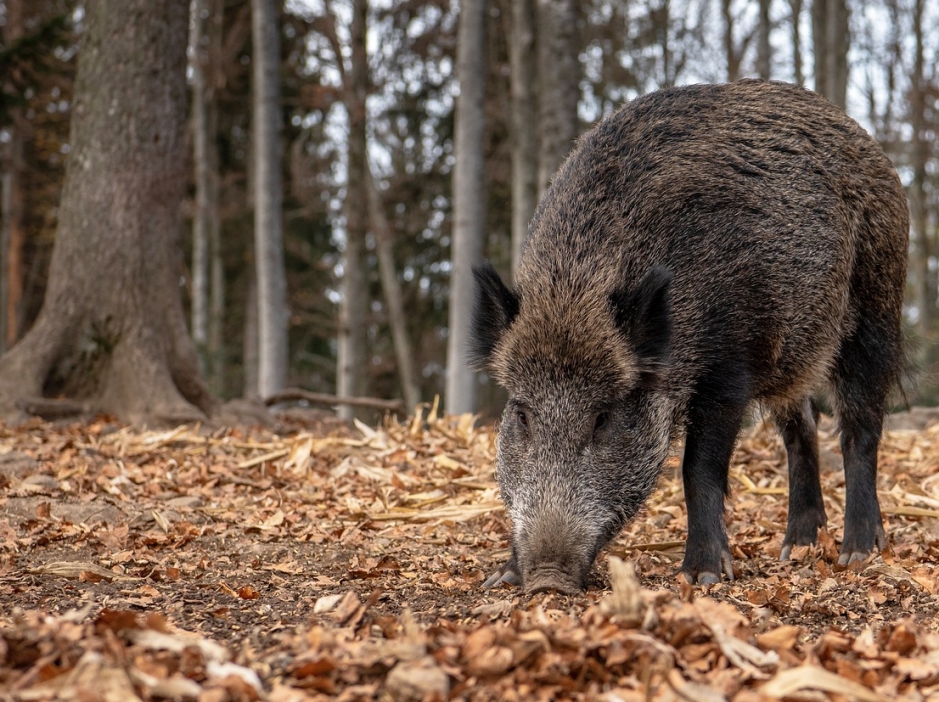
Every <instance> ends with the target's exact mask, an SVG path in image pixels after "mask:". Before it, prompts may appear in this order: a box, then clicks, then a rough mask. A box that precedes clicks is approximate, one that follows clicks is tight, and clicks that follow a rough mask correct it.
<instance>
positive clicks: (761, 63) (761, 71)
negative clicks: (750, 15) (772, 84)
mask: <svg viewBox="0 0 939 702" xmlns="http://www.w3.org/2000/svg"><path fill="white" fill-rule="evenodd" d="M769 6H770V0H760V12H759V19H758V26H757V42H756V73H757V75H758V76H759V77H760V78H762V79H763V80H769V78H770V72H771V69H772V62H773V61H772V58H773V57H772V47H771V46H770V43H769V35H770V30H771V29H772V25H771V24H770V16H769V9H770V8H769Z"/></svg>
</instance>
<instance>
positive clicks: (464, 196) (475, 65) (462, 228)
mask: <svg viewBox="0 0 939 702" xmlns="http://www.w3.org/2000/svg"><path fill="white" fill-rule="evenodd" d="M486 14H487V3H486V0H465V1H464V2H463V3H462V5H461V10H460V27H459V33H458V38H457V42H458V43H457V76H458V77H459V79H460V94H459V97H457V101H456V134H455V145H454V149H455V156H456V163H455V164H454V168H453V254H452V264H453V267H452V269H451V272H450V336H449V338H448V339H447V387H446V409H447V412H450V413H451V414H463V413H466V412H474V411H475V410H476V394H477V393H476V389H477V388H476V378H475V375H474V374H473V372H472V371H471V370H470V369H469V367H468V366H467V364H466V351H467V348H468V343H469V327H470V317H471V314H472V305H473V273H472V268H473V265H474V264H475V263H477V262H479V261H480V259H481V258H482V252H483V232H484V231H485V226H486V195H485V181H484V176H483V142H484V137H485V110H484V104H485V81H486V70H487V68H486V66H487V60H486ZM542 68H544V67H542ZM552 172H553V171H552Z"/></svg>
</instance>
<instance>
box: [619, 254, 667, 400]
mask: <svg viewBox="0 0 939 702" xmlns="http://www.w3.org/2000/svg"><path fill="white" fill-rule="evenodd" d="M671 282H672V274H671V272H670V271H668V270H667V269H666V268H662V267H661V266H655V267H653V268H651V269H650V270H649V272H648V273H646V275H645V277H644V278H643V279H642V282H641V283H639V287H638V288H635V289H633V290H620V291H617V292H614V293H613V294H611V295H610V302H611V304H612V305H613V315H614V317H615V319H616V325H617V326H618V327H619V328H620V330H621V331H622V332H623V333H624V334H625V335H626V338H627V339H629V342H630V344H631V346H632V349H633V351H634V352H635V354H636V356H637V357H638V359H639V372H640V376H641V377H640V383H641V384H642V385H645V386H651V385H654V384H655V382H656V380H657V376H658V371H659V369H660V368H661V367H662V366H664V365H665V363H666V362H667V361H668V353H669V342H670V337H671V332H672V320H671V314H670V311H669V294H668V288H669V285H670V284H671Z"/></svg>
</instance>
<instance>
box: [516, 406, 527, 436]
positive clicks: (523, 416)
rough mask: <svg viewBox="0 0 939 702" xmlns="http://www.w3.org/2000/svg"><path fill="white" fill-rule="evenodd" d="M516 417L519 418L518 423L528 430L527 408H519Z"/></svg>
mask: <svg viewBox="0 0 939 702" xmlns="http://www.w3.org/2000/svg"><path fill="white" fill-rule="evenodd" d="M515 418H516V419H517V420H518V425H519V426H520V427H521V428H522V429H525V430H526V431H527V430H528V414H527V413H526V412H525V410H523V409H520V410H518V411H517V412H516V413H515Z"/></svg>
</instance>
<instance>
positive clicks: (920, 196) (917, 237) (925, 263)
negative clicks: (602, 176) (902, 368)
mask: <svg viewBox="0 0 939 702" xmlns="http://www.w3.org/2000/svg"><path fill="white" fill-rule="evenodd" d="M923 5H924V0H914V2H913V13H912V14H913V16H912V23H913V52H914V56H913V75H912V76H910V78H911V80H910V83H911V84H912V90H911V94H910V122H911V124H910V126H911V127H912V139H911V141H910V155H911V159H910V160H911V165H912V167H913V180H912V182H911V183H910V214H911V215H912V217H911V220H912V225H913V237H914V239H913V240H914V242H915V245H916V251H915V255H914V257H913V270H914V271H915V272H916V273H915V275H916V280H915V284H916V295H915V299H916V307H917V311H918V312H919V317H918V324H917V326H918V327H919V333H920V336H921V338H922V343H921V348H922V349H923V350H924V351H925V350H926V348H927V347H928V344H929V342H930V341H931V340H932V335H933V331H934V326H935V318H936V313H937V310H936V298H935V294H934V292H933V291H934V289H935V286H934V284H933V280H932V278H933V276H934V275H935V274H934V273H932V272H931V271H930V270H929V259H930V257H931V256H932V254H933V245H932V241H931V237H930V236H929V227H928V222H929V213H928V205H927V164H928V162H929V155H930V154H929V151H930V145H929V143H928V141H927V137H926V131H927V129H928V124H927V119H926V77H925V67H924V66H925V59H924V47H923V44H924V37H923ZM923 360H925V358H924V359H923Z"/></svg>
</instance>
